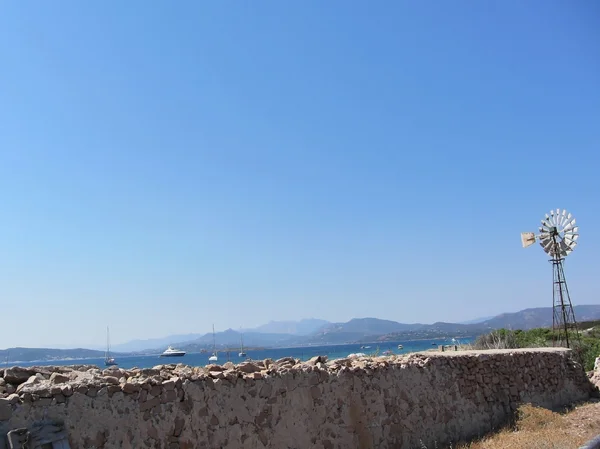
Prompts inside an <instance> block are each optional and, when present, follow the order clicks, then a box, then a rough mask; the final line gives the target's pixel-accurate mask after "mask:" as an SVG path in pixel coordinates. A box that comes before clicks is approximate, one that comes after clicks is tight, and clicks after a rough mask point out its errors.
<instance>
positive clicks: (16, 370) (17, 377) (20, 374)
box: [3, 366, 36, 385]
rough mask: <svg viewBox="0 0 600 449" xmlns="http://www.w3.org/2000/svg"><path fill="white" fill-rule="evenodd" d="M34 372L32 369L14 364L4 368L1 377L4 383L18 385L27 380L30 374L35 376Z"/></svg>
mask: <svg viewBox="0 0 600 449" xmlns="http://www.w3.org/2000/svg"><path fill="white" fill-rule="evenodd" d="M35 374H36V373H35V371H34V370H32V369H28V368H21V367H20V366H15V367H13V368H7V369H5V370H4V376H3V377H4V380H5V381H6V383H9V384H14V385H19V384H22V383H23V382H25V381H27V379H29V378H30V377H31V376H35Z"/></svg>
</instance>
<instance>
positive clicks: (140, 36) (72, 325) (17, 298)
mask: <svg viewBox="0 0 600 449" xmlns="http://www.w3.org/2000/svg"><path fill="white" fill-rule="evenodd" d="M599 20H600V3H598V2H593V1H572V2H565V1H554V0H550V1H542V0H533V1H527V2H517V1H504V0H503V1H488V2H476V1H465V0H458V1H452V2H408V1H397V0H393V1H378V2H358V1H347V0H344V1H316V0H315V1H304V2H288V1H252V2H250V1H245V2H242V1H237V2H222V1H201V2H192V1H179V2H146V1H127V2H116V1H107V2H81V1H61V2H36V3H35V4H34V3H24V2H3V3H2V5H1V6H0V56H1V59H0V61H1V62H0V64H1V70H0V205H1V209H0V214H1V216H0V218H1V219H0V301H1V303H0V305H1V309H0V310H1V318H0V323H1V328H2V329H1V331H0V347H2V348H5V347H10V346H17V345H20V346H50V345H69V346H86V345H96V346H98V345H102V344H103V342H104V340H105V328H106V325H110V327H111V336H112V340H113V343H120V342H124V341H127V340H130V339H134V338H149V337H160V336H165V335H168V334H172V333H187V332H206V331H209V330H210V328H211V325H212V323H214V324H215V327H216V328H217V330H222V329H226V328H229V327H231V328H234V329H235V328H239V327H241V326H244V327H253V326H256V325H260V324H263V323H265V322H267V321H269V320H283V319H299V318H303V317H315V318H324V319H328V320H332V321H346V320H348V319H351V318H353V317H365V316H372V317H379V318H387V319H394V320H397V321H401V322H434V321H439V320H444V321H460V320H466V319H471V318H475V317H479V316H488V315H494V314H497V313H501V312H505V311H517V310H520V309H523V308H527V307H538V306H550V305H551V301H552V295H551V292H552V288H551V287H552V286H551V266H550V264H548V263H547V261H546V259H547V258H546V256H545V253H544V252H543V251H542V249H541V248H540V247H539V246H538V245H536V246H535V247H532V248H527V249H523V248H521V245H520V236H519V234H520V232H522V231H528V230H531V231H533V230H536V229H537V226H538V223H539V220H540V219H541V218H542V217H543V215H544V213H546V212H548V211H549V210H550V209H552V208H557V207H560V208H567V209H568V210H569V211H571V212H572V213H573V214H574V215H575V216H576V217H577V219H578V222H579V223H580V225H581V239H580V245H579V247H578V248H577V249H576V251H575V252H574V253H573V254H572V255H571V256H569V259H568V261H567V264H566V268H565V269H566V274H567V278H568V281H569V287H570V289H571V293H572V299H573V301H574V302H575V303H576V304H577V303H578V304H594V303H600V287H599V284H598V272H599V270H598V255H599V254H600V232H599V226H600V207H599V204H600V199H599V196H600V176H599V168H600V153H599V151H600V150H599V148H600V146H599V144H600V26H598V23H599Z"/></svg>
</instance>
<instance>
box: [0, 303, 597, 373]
mask: <svg viewBox="0 0 600 449" xmlns="http://www.w3.org/2000/svg"><path fill="white" fill-rule="evenodd" d="M574 309H575V316H576V318H577V321H578V322H582V321H591V320H597V319H600V305H580V306H575V307H574ZM550 326H552V308H551V307H539V308H534V309H525V310H521V311H519V312H515V313H503V314H501V315H497V316H495V317H493V318H481V319H478V320H471V321H468V322H464V323H444V322H438V323H433V324H421V323H413V324H406V323H398V322H396V321H390V320H382V319H378V318H354V319H352V320H350V321H348V322H345V323H330V322H328V321H325V320H319V319H314V318H310V319H304V320H300V321H271V322H269V323H267V324H264V325H262V326H259V327H257V328H255V329H246V330H244V331H243V333H241V332H238V331H235V330H233V329H227V330H226V331H223V332H217V333H215V340H216V344H217V349H220V350H223V349H225V348H238V347H239V346H240V338H241V336H242V334H243V339H244V346H245V347H246V348H250V347H291V346H317V345H332V344H343V343H368V342H372V343H375V342H384V341H404V340H413V339H436V338H448V337H466V336H477V335H480V334H483V333H486V332H489V331H491V330H493V329H500V328H507V329H523V330H527V329H532V328H536V327H550ZM212 343H213V335H212V333H207V334H182V335H170V336H168V337H164V338H155V339H150V340H134V341H131V342H128V343H125V344H120V345H114V346H113V348H112V349H113V352H114V353H115V354H121V355H125V354H134V353H135V354H141V353H142V354H157V353H159V352H162V351H163V350H164V349H165V347H166V346H167V345H177V346H178V348H180V349H183V350H185V351H188V352H198V351H200V350H203V349H206V350H209V349H211V348H212ZM102 356H103V352H102V351H94V350H89V349H39V348H36V349H32V348H12V349H9V350H0V362H1V361H3V360H4V359H5V358H6V357H9V358H10V359H11V360H21V361H28V360H53V359H55V360H57V359H65V358H67V359H68V358H83V357H102Z"/></svg>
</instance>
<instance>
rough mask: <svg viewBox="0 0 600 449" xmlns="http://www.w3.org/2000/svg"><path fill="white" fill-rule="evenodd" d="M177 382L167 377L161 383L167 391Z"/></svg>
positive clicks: (173, 387) (172, 388)
mask: <svg viewBox="0 0 600 449" xmlns="http://www.w3.org/2000/svg"><path fill="white" fill-rule="evenodd" d="M176 384H177V381H176V380H174V379H169V380H165V381H164V382H163V384H162V386H163V388H164V389H165V390H167V391H170V390H175V385H176Z"/></svg>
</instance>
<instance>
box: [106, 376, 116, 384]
mask: <svg viewBox="0 0 600 449" xmlns="http://www.w3.org/2000/svg"><path fill="white" fill-rule="evenodd" d="M104 382H106V383H107V384H109V385H119V379H117V378H116V377H114V376H106V377H105V378H104Z"/></svg>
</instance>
